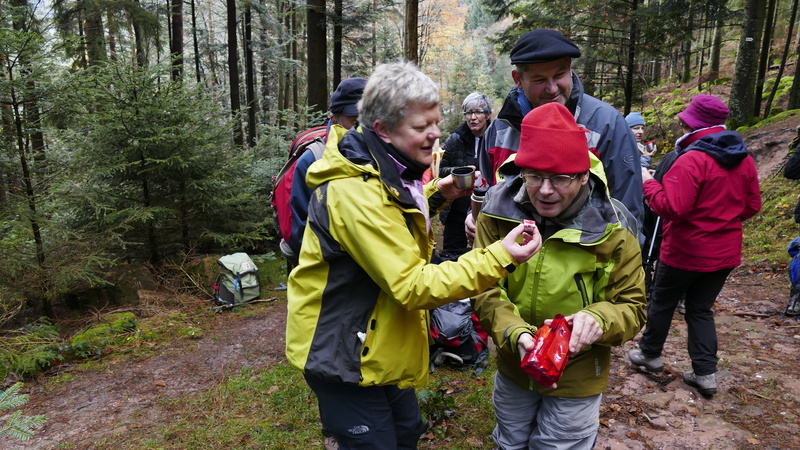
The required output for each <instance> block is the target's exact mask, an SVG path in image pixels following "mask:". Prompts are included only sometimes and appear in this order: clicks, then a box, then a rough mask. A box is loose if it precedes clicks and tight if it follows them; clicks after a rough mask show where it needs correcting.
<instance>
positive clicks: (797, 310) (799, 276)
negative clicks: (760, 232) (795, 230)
mask: <svg viewBox="0 0 800 450" xmlns="http://www.w3.org/2000/svg"><path fill="white" fill-rule="evenodd" d="M787 251H788V252H789V256H791V257H792V259H791V261H789V266H788V267H787V269H788V271H789V282H790V286H789V287H790V290H789V303H788V304H787V305H786V310H785V311H784V313H783V314H784V315H786V316H797V315H800V237H799V238H795V239H794V240H793V241H792V242H791V243H790V244H789V248H788V249H787Z"/></svg>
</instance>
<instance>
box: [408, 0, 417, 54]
mask: <svg viewBox="0 0 800 450" xmlns="http://www.w3.org/2000/svg"><path fill="white" fill-rule="evenodd" d="M418 21H419V0H406V27H405V32H406V40H405V43H406V45H405V47H406V48H405V52H406V59H407V60H409V61H411V62H413V63H414V64H419V35H418V33H417V28H418Z"/></svg>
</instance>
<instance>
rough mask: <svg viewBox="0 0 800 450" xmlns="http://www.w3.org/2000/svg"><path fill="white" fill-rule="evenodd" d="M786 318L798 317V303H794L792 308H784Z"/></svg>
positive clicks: (799, 311) (799, 307)
mask: <svg viewBox="0 0 800 450" xmlns="http://www.w3.org/2000/svg"><path fill="white" fill-rule="evenodd" d="M786 315H787V316H800V301H797V302H794V303H793V304H792V306H788V307H787V308H786Z"/></svg>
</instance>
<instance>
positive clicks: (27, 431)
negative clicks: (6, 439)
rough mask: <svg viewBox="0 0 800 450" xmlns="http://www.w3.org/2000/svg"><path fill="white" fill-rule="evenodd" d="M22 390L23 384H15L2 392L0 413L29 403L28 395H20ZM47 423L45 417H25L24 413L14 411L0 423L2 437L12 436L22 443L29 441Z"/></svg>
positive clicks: (0, 395)
mask: <svg viewBox="0 0 800 450" xmlns="http://www.w3.org/2000/svg"><path fill="white" fill-rule="evenodd" d="M20 389H22V383H15V384H13V385H12V386H11V387H9V388H8V389H6V390H5V391H0V413H2V414H4V413H5V412H6V411H9V410H13V409H16V408H18V407H20V406H22V405H24V404H26V403H28V396H27V395H20V394H18V392H19V390H20ZM46 421H47V418H46V417H45V416H44V415H41V414H40V415H36V416H30V417H27V416H23V415H22V412H20V411H14V412H12V413H11V414H9V415H7V416H6V417H5V419H4V421H3V422H2V423H0V437H3V436H11V437H13V438H15V439H19V440H21V441H27V440H28V439H30V438H32V437H33V433H34V428H37V427H39V426H41V425H43V424H44V423H45V422H46Z"/></svg>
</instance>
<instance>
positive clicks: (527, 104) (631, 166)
mask: <svg viewBox="0 0 800 450" xmlns="http://www.w3.org/2000/svg"><path fill="white" fill-rule="evenodd" d="M580 56H581V51H580V50H579V49H578V47H577V46H576V45H575V44H574V43H573V42H572V41H570V40H569V39H567V38H566V37H564V35H562V34H561V33H559V32H558V31H556V30H549V29H544V28H540V29H536V30H533V31H529V32H527V33H525V34H523V35H522V36H521V37H520V38H519V39H518V40H517V43H516V44H515V45H514V48H513V49H512V50H511V64H513V65H514V66H515V68H514V70H512V71H511V76H512V77H513V78H514V88H513V89H511V92H509V94H508V96H507V97H506V99H505V101H504V102H503V106H502V108H501V109H500V112H498V114H497V118H496V120H495V121H494V122H492V124H491V125H490V126H489V128H488V129H487V130H486V133H485V135H484V143H485V145H484V146H483V148H482V149H481V152H480V153H479V154H478V167H479V168H480V170H481V173H482V174H483V176H484V177H486V179H487V180H489V183H490V184H495V183H496V182H497V181H499V180H496V179H495V172H496V171H497V169H498V168H499V167H500V166H501V165H502V164H503V163H504V162H505V161H506V160H507V159H508V157H509V156H510V155H511V154H513V153H515V152H516V151H517V148H518V146H519V135H520V124H521V122H522V118H523V117H525V115H526V114H527V113H528V112H529V111H531V110H532V109H534V108H538V107H540V106H542V105H544V104H547V103H559V104H562V105H564V106H566V107H567V109H568V110H569V112H570V114H572V115H573V117H575V121H576V122H577V123H578V125H580V126H582V127H584V128H586V130H587V131H586V135H587V139H588V143H589V150H590V151H591V152H592V153H594V154H595V155H596V156H597V157H598V158H600V161H602V163H603V169H604V170H605V172H606V176H607V178H608V189H609V190H610V192H611V197H614V198H616V199H619V200H620V201H621V202H622V203H623V204H624V205H625V206H626V207H627V208H628V210H629V211H630V212H631V213H632V214H633V216H634V217H635V218H636V220H637V222H638V223H637V225H636V227H637V229H641V223H642V218H643V217H644V200H643V194H642V187H641V182H642V174H641V170H640V169H639V150H638V148H637V147H636V141H635V139H634V138H633V135H632V134H631V132H630V128H629V127H628V124H627V122H625V118H624V117H623V116H622V114H620V113H619V111H617V110H616V109H615V108H614V107H613V106H611V105H609V104H607V103H605V102H603V101H601V100H598V99H596V98H594V97H592V96H590V95H588V94H585V93H584V92H583V85H582V84H581V81H580V79H579V78H578V76H577V75H576V74H575V73H574V72H573V71H572V58H578V57H580ZM552 151H558V147H555V148H554V149H553V150H552ZM465 228H466V232H467V236H468V238H469V239H471V238H472V237H473V236H474V235H475V222H474V221H473V220H472V216H471V215H468V216H467V220H466V224H465Z"/></svg>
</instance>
